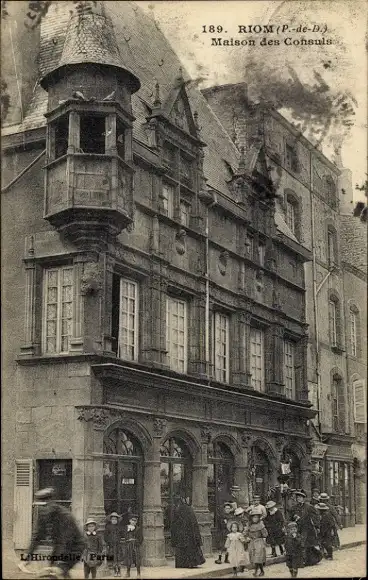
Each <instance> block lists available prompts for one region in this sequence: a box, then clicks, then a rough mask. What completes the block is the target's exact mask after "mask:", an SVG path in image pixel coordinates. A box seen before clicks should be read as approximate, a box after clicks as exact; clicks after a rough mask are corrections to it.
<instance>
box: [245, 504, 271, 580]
mask: <svg viewBox="0 0 368 580" xmlns="http://www.w3.org/2000/svg"><path fill="white" fill-rule="evenodd" d="M249 518H250V525H249V528H248V538H249V548H248V552H249V560H250V563H251V564H252V565H253V566H254V573H253V576H264V569H263V567H264V566H265V565H266V538H267V535H268V534H267V530H266V527H265V525H264V523H263V522H262V521H261V515H260V514H258V513H257V514H255V513H254V512H253V511H251V512H250V514H249ZM258 570H259V574H257V572H258Z"/></svg>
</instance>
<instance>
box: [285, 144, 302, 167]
mask: <svg viewBox="0 0 368 580" xmlns="http://www.w3.org/2000/svg"><path fill="white" fill-rule="evenodd" d="M286 167H287V168H288V169H291V171H294V172H298V171H299V162H298V155H297V151H296V148H295V147H294V146H293V145H290V144H289V143H286Z"/></svg>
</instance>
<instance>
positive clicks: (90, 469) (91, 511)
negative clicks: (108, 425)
mask: <svg viewBox="0 0 368 580" xmlns="http://www.w3.org/2000/svg"><path fill="white" fill-rule="evenodd" d="M104 430H105V425H104V424H102V425H100V424H98V422H97V421H95V420H93V418H92V421H87V422H86V423H85V459H84V511H85V513H84V517H85V518H87V517H93V518H95V519H96V521H97V523H98V527H99V529H103V528H104V526H105V517H106V514H105V507H104V485H103V459H102V457H101V455H102V453H103V437H104Z"/></svg>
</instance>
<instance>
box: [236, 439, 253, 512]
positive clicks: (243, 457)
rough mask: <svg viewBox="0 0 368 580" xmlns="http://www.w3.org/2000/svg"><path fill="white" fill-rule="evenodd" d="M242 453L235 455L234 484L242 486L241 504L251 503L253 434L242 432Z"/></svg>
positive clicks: (240, 492) (240, 493)
mask: <svg viewBox="0 0 368 580" xmlns="http://www.w3.org/2000/svg"><path fill="white" fill-rule="evenodd" d="M240 441H241V453H239V454H237V455H236V456H235V473H234V484H235V485H238V486H239V487H240V491H239V503H240V505H245V506H247V505H249V481H248V453H250V445H251V435H250V434H249V433H247V432H246V431H241V432H240Z"/></svg>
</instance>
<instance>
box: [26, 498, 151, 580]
mask: <svg viewBox="0 0 368 580" xmlns="http://www.w3.org/2000/svg"><path fill="white" fill-rule="evenodd" d="M35 497H36V500H37V502H38V504H39V509H40V511H39V516H38V519H37V522H36V526H35V528H34V532H33V534H32V540H31V544H30V547H29V549H28V554H27V556H28V557H27V558H24V559H23V558H22V561H21V563H20V566H19V567H20V569H21V570H22V571H25V568H26V566H27V565H28V564H29V563H30V562H32V561H35V560H39V559H38V558H37V553H36V552H35V550H36V549H37V547H38V546H39V545H40V543H41V542H42V541H45V540H47V541H48V543H49V544H51V545H52V553H51V554H50V555H49V557H48V560H50V562H52V564H53V566H52V567H50V568H52V571H53V572H54V574H56V575H57V577H61V578H71V576H70V574H69V573H70V570H71V569H72V568H73V567H74V566H75V565H76V564H77V563H78V562H80V561H82V562H83V569H84V578H89V577H91V578H96V577H97V569H98V567H99V566H101V564H102V563H103V562H104V561H106V562H107V564H108V567H109V568H110V569H111V570H112V571H113V574H114V576H116V577H119V576H120V574H121V567H122V566H123V565H124V566H125V567H126V574H125V577H126V578H130V571H131V568H132V567H133V566H135V567H136V569H137V578H140V575H141V549H140V547H141V544H142V540H143V536H142V532H141V527H140V526H139V518H138V515H137V514H134V513H131V512H129V513H128V514H126V515H125V517H124V518H123V517H122V516H120V515H119V514H118V513H116V512H112V513H111V514H110V515H109V516H108V517H107V520H106V522H105V528H104V532H103V534H100V532H99V531H98V529H97V521H96V520H95V519H93V518H88V519H87V521H86V522H85V524H84V530H83V533H82V532H81V530H80V529H79V526H78V524H77V523H76V521H75V519H74V517H73V516H72V514H71V512H70V511H69V510H68V509H67V508H65V507H63V506H62V505H60V504H59V503H57V502H56V501H55V492H54V490H53V488H46V489H43V490H40V491H39V492H37V493H36V494H35Z"/></svg>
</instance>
